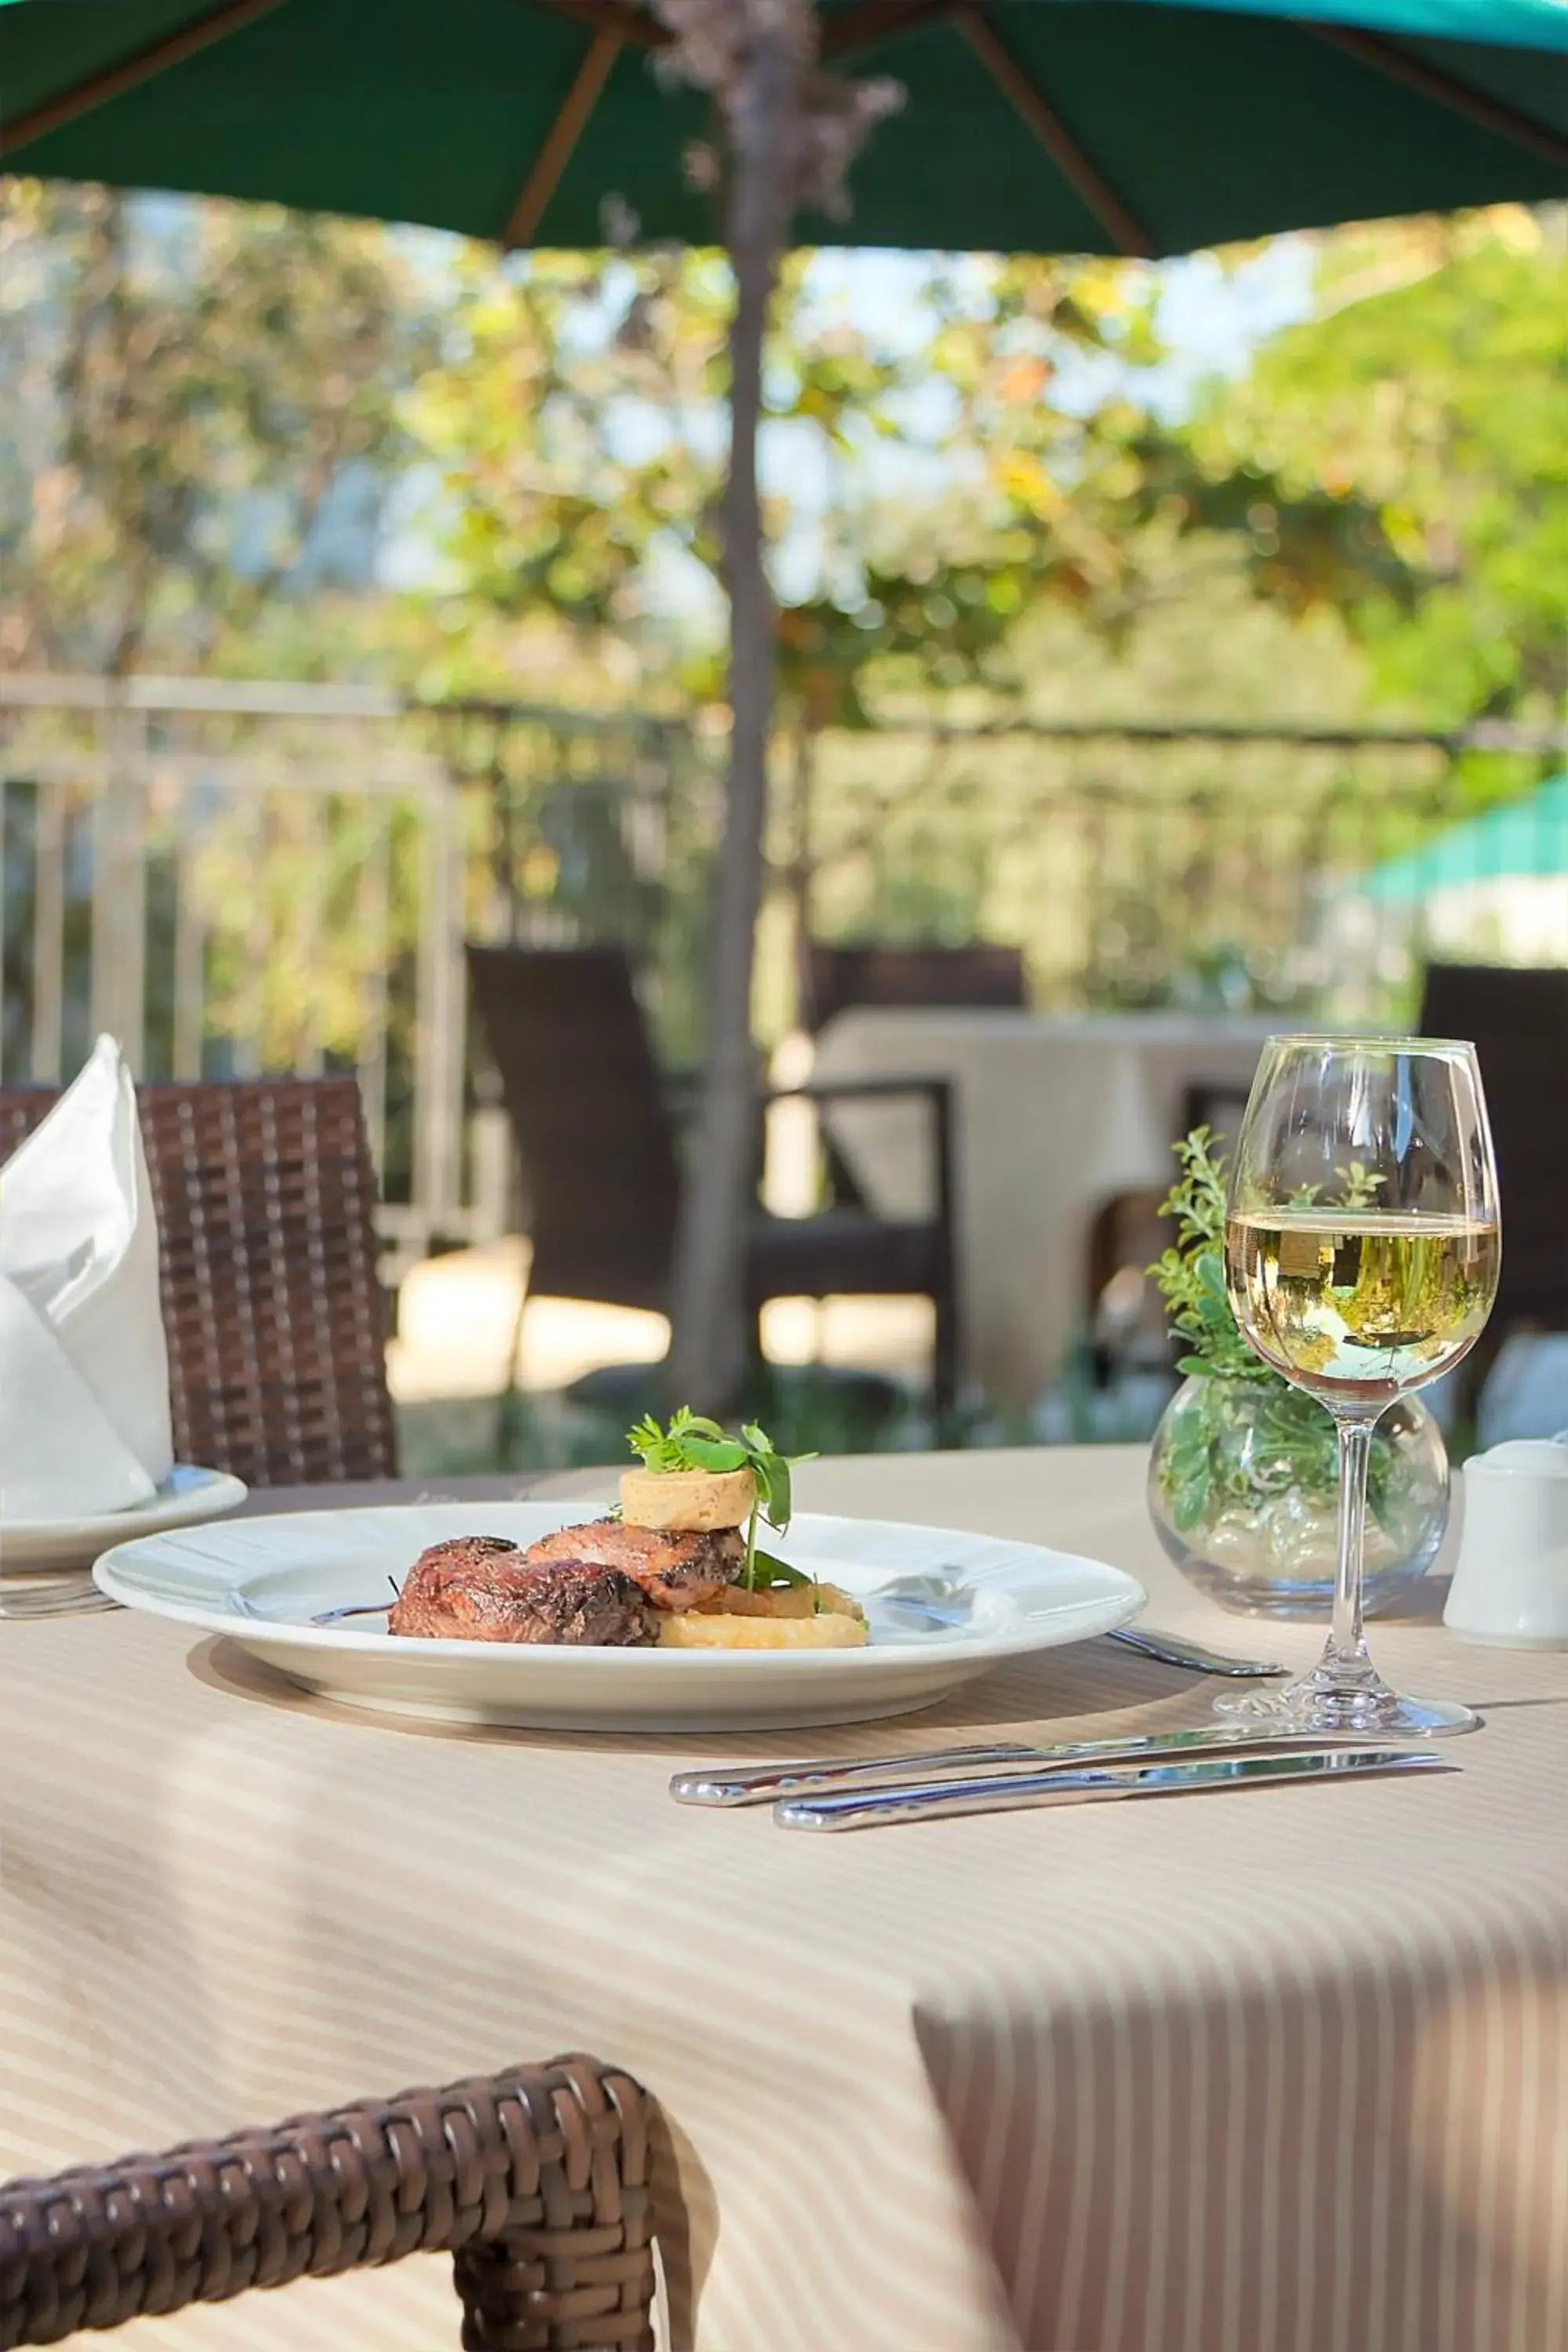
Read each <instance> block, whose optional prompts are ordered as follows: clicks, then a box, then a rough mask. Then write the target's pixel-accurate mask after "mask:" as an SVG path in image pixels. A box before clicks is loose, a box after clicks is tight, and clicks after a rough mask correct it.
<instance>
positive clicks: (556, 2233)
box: [0, 2057, 654, 2352]
mask: <svg viewBox="0 0 1568 2352" xmlns="http://www.w3.org/2000/svg"><path fill="white" fill-rule="evenodd" d="M653 2120H654V2110H653V2106H652V2103H651V2101H650V2100H649V2099H648V2097H647V2093H646V2092H644V2091H643V2090H641V2089H640V2088H639V2086H638V2085H637V2084H636V2083H634V2082H633V2081H632V2079H631V2077H630V2076H629V2075H626V2074H618V2073H616V2072H615V2071H614V2070H613V2069H611V2068H609V2067H606V2066H603V2065H601V2064H600V2063H598V2061H597V2060H596V2059H593V2058H584V2057H571V2058H557V2059H555V2060H553V2061H552V2063H550V2064H549V2065H545V2066H535V2067H518V2068H514V2069H512V2070H510V2072H508V2073H506V2074H497V2075H494V2076H490V2077H487V2078H485V2079H482V2080H480V2081H477V2082H471V2083H455V2084H451V2085H450V2086H449V2087H448V2088H447V2089H446V2090H441V2091H405V2092H404V2093H403V2094H402V2095H401V2096H400V2097H397V2098H393V2099H380V2100H367V2101H364V2102H363V2103H362V2104H361V2105H357V2106H351V2107H339V2108H337V2109H334V2110H333V2111H332V2112H331V2113H330V2114H327V2115H315V2116H300V2117H298V2118H296V2119H295V2120H294V2121H293V2122H290V2123H286V2124H279V2125H277V2126H274V2127H273V2128H272V2129H271V2130H264V2131H245V2132H237V2133H236V2134H235V2135H234V2136H233V2137H231V2138H228V2139H222V2140H203V2141H197V2142H195V2143H193V2144H192V2145H190V2146H188V2147H175V2148H171V2149H169V2151H168V2152H167V2154H165V2155H163V2156H128V2157H123V2158H121V2159H120V2160H119V2161H118V2162H117V2163H113V2164H103V2165H91V2166H84V2167H82V2168H79V2169H76V2170H73V2171H69V2172H61V2173H57V2174H55V2175H54V2177H53V2178H52V2179H43V2180H13V2181H11V2182H9V2183H7V2184H6V2185H5V2186H4V2187H0V2345H4V2346H7V2347H8V2346H11V2345H22V2344H54V2343H58V2341H59V2340H60V2338H61V2337H62V2336H72V2337H73V2338H74V2336H76V2333H77V2331H78V2330H79V2329H83V2328H94V2329H96V2328H110V2327H120V2326H123V2325H124V2324H125V2323H126V2322H127V2321H129V2320H132V2319H138V2318H141V2317H142V2315H153V2314H155V2315H159V2316H163V2315H166V2314H168V2313H171V2312H176V2311H183V2310H184V2309H186V2308H187V2307H188V2306H189V2305H192V2304H195V2303H217V2302H226V2301H227V2300H228V2298H229V2297H230V2296H232V2295H236V2294H243V2293H245V2292H246V2291H247V2289H249V2288H251V2287H276V2286H287V2285H289V2284H290V2283H291V2282H292V2281H294V2280H296V2279H301V2278H327V2277H331V2276H334V2275H336V2274H337V2273H341V2272H343V2271H350V2270H358V2269H362V2268H364V2267H367V2266H371V2265H375V2266H380V2265H383V2264H385V2263H395V2262H401V2261H402V2260H403V2258H404V2256H405V2255H406V2254H416V2253H432V2252H434V2253H439V2252H448V2253H451V2254H453V2255H455V2257H456V2260H455V2263H454V2266H453V2267H454V2272H455V2280H454V2284H455V2285H456V2287H457V2291H458V2295H459V2297H460V2298H461V2302H462V2306H463V2342H464V2343H465V2344H473V2345H531V2346H534V2347H538V2352H577V2348H578V2347H582V2346H584V2345H589V2344H593V2345H597V2346H601V2347H605V2352H652V2347H653V2340H654V2339H653V2326H652V2311H653V2294H654V2269H653V2252H652V2240H653V2214H652V2208H651V2202H650V2196H649V2189H648V2141H649V2127H650V2125H651V2124H652V2122H653Z"/></svg>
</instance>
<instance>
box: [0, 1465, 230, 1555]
mask: <svg viewBox="0 0 1568 2352" xmlns="http://www.w3.org/2000/svg"><path fill="white" fill-rule="evenodd" d="M249 1492H250V1489H249V1488H248V1486H247V1485H246V1483H245V1481H244V1479H243V1478H231V1477H230V1476H229V1474H228V1472H227V1471H226V1470H198V1469H196V1468H195V1467H194V1466H193V1465H191V1464H189V1463H186V1462H176V1463H175V1465H174V1468H173V1469H172V1470H171V1471H170V1473H169V1475H168V1476H167V1477H166V1478H165V1479H164V1481H163V1485H162V1486H160V1487H159V1489H158V1491H157V1493H156V1494H155V1495H154V1496H153V1498H152V1500H151V1502H147V1503H136V1504H133V1505H132V1507H131V1508H130V1509H129V1510H125V1511H100V1512H99V1513H98V1514H97V1516H96V1517H89V1518H82V1519H11V1520H8V1521H6V1522H5V1523H4V1524H3V1525H0V1571H3V1572H4V1573H5V1575H7V1576H9V1575H10V1574H11V1572H12V1571H13V1570H16V1569H34V1568H90V1567H91V1565H92V1563H93V1561H94V1560H95V1559H97V1558H98V1555H99V1553H100V1551H102V1550H103V1549H105V1548H106V1547H107V1546H108V1545H110V1544H112V1543H118V1542H120V1541H121V1540H122V1539H123V1540H126V1541H129V1539H130V1538H132V1536H150V1535H153V1534H156V1533H157V1531H158V1530H159V1529H160V1528H188V1527H194V1526H195V1525H196V1523H197V1522H198V1521H199V1520H202V1519H216V1518H218V1517H221V1516H222V1514H223V1513H224V1512H225V1511H232V1510H233V1509H235V1507H237V1505H238V1504H240V1503H243V1502H244V1500H245V1498H246V1496H247V1494H248V1493H249Z"/></svg>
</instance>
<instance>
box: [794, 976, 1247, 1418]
mask: <svg viewBox="0 0 1568 2352" xmlns="http://www.w3.org/2000/svg"><path fill="white" fill-rule="evenodd" d="M1280 1025H1281V1023H1280V1021H1279V1018H1278V1017H1275V1018H1274V1019H1268V1018H1266V1017H1264V1016H1262V1015H1256V1016H1251V1015H1249V1016H1245V1017H1243V1016H1226V1015H1223V1014H1215V1015H1207V1016H1205V1015H1194V1014H1191V1013H1098V1014H1093V1013H1089V1014H1041V1013H1008V1012H989V1011H974V1010H951V1011H934V1012H923V1011H897V1012H895V1011H885V1010H858V1011H851V1012H847V1013H840V1014H839V1015H838V1017H837V1020H835V1021H833V1022H831V1023H829V1024H828V1025H827V1027H826V1029H825V1030H824V1031H823V1034H822V1036H821V1038H820V1040H819V1041H818V1044H817V1049H816V1063H815V1067H814V1070H813V1073H812V1075H813V1076H814V1077H816V1078H817V1079H821V1080H828V1079H834V1080H839V1079H847V1078H883V1077H917V1076H918V1077H945V1078H948V1079H950V1080H951V1081H952V1087H953V1141H954V1155H955V1160H956V1182H957V1194H958V1235H959V1300H960V1312H961V1316H962V1320H963V1369H964V1371H965V1374H966V1375H967V1376H968V1377H970V1378H972V1379H973V1380H976V1381H979V1382H980V1383H981V1385H982V1387H983V1388H984V1391H985V1392H986V1395H987V1397H988V1398H989V1399H990V1400H991V1401H992V1402H994V1403H1008V1404H1027V1403H1030V1402H1033V1400H1034V1399H1035V1398H1037V1396H1038V1395H1039V1394H1040V1393H1041V1391H1043V1390H1045V1389H1046V1388H1047V1387H1048V1386H1049V1384H1050V1383H1051V1382H1052V1381H1054V1380H1055V1379H1056V1378H1057V1377H1058V1374H1059V1372H1060V1370H1061V1368H1062V1363H1063V1360H1064V1358H1065V1356H1066V1353H1067V1350H1068V1346H1069V1344H1070V1342H1071V1340H1072V1339H1073V1336H1074V1333H1075V1330H1076V1329H1077V1328H1078V1327H1079V1322H1080V1320H1081V1318H1082V1317H1083V1315H1084V1312H1085V1309H1086V1306H1087V1295H1086V1281H1085V1273H1086V1266H1087V1257H1088V1247H1089V1233H1090V1229H1091V1227H1092V1225H1093V1223H1094V1219H1095V1216H1096V1214H1097V1213H1098V1211H1099V1210H1100V1208H1101V1207H1102V1206H1103V1205H1104V1204H1105V1202H1107V1201H1108V1200H1110V1198H1111V1197H1112V1196H1113V1195H1114V1194H1117V1193H1120V1192H1133V1191H1137V1190H1139V1189H1142V1188H1143V1187H1146V1186H1163V1185H1164V1184H1165V1183H1166V1181H1168V1179H1169V1177H1170V1176H1171V1174H1172V1172H1173V1163H1172V1160H1171V1145H1172V1143H1173V1140H1174V1139H1175V1138H1176V1137H1177V1136H1178V1135H1180V1134H1182V1133H1183V1132H1184V1129H1185V1125H1186V1121H1187V1116H1188V1103H1189V1096H1190V1094H1191V1093H1192V1092H1193V1090H1194V1089H1202V1090H1206V1089H1213V1090H1214V1091H1215V1092H1216V1093H1218V1094H1221V1095H1225V1096H1229V1095H1231V1094H1232V1093H1236V1092H1239V1093H1245V1091H1246V1088H1247V1084H1248V1082H1249V1081H1250V1079H1251V1076H1252V1072H1253V1066H1254V1065H1255V1063H1256V1062H1257V1059H1258V1047H1259V1046H1260V1045H1262V1043H1263V1040H1264V1039H1265V1037H1267V1036H1268V1035H1269V1034H1271V1032H1272V1031H1273V1030H1275V1029H1277V1028H1279V1026H1280ZM922 1116H923V1112H922V1110H921V1108H920V1107H919V1106H917V1105H913V1104H905V1103H886V1104H875V1105H866V1106H864V1107H861V1108H842V1109H836V1110H834V1111H833V1112H832V1114H831V1117H830V1128H831V1134H832V1138H833V1141H834V1143H835V1145H836V1147H837V1150H838V1151H839V1152H840V1154H841V1155H842V1157H843V1159H844V1160H845V1161H846V1162H847V1165H848V1167H849V1169H850V1171H851V1173H852V1174H853V1176H854V1178H855V1180H856V1181H857V1183H858V1185H859V1187H860V1188H861V1190H862V1191H863V1192H864V1193H865V1196H866V1199H867V1201H868V1204H869V1205H870V1206H871V1207H873V1208H875V1209H877V1210H878V1211H879V1212H880V1213H882V1214H883V1215H886V1216H899V1217H905V1216H918V1215H921V1214H924V1213H927V1211H928V1209H929V1202H928V1200H927V1198H926V1191H925V1188H926V1186H927V1184H928V1182H929V1169H930V1164H931V1156H930V1151H929V1149H928V1148H927V1145H926V1142H925V1138H924V1134H923V1130H922V1129H921V1118H922Z"/></svg>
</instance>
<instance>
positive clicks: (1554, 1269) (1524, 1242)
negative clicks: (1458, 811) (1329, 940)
mask: <svg viewBox="0 0 1568 2352" xmlns="http://www.w3.org/2000/svg"><path fill="white" fill-rule="evenodd" d="M1421 1033H1422V1034H1423V1035H1424V1036H1427V1037H1466V1038H1468V1039H1469V1040H1470V1041H1471V1043H1472V1044H1473V1045H1474V1046H1475V1048H1476V1052H1477V1055H1478V1056H1479V1061H1480V1066H1481V1080H1482V1084H1483V1085H1484V1086H1485V1087H1486V1095H1487V1107H1488V1109H1489V1113H1490V1116H1491V1128H1492V1140H1493V1142H1494V1143H1495V1144H1496V1146H1497V1157H1498V1187H1499V1193H1500V1199H1501V1202H1502V1230H1503V1244H1502V1280H1501V1284H1500V1288H1499V1291H1498V1301H1497V1306H1496V1308H1495V1309H1494V1311H1493V1314H1492V1318H1491V1321H1490V1322H1489V1324H1488V1326H1487V1328H1486V1331H1485V1333H1484V1334H1483V1336H1482V1339H1481V1342H1480V1345H1479V1347H1478V1348H1477V1349H1475V1351H1474V1353H1473V1354H1472V1356H1471V1358H1470V1360H1469V1364H1468V1369H1467V1375H1466V1387H1467V1389H1468V1391H1469V1392H1470V1393H1472V1394H1473V1393H1474V1392H1475V1391H1476V1390H1477V1389H1478V1388H1479V1383H1480V1381H1481V1380H1482V1378H1483V1377H1484V1374H1485V1372H1486V1370H1487V1368H1488V1367H1489V1364H1490V1363H1491V1361H1492V1360H1493V1359H1494V1358H1495V1356H1496V1354H1497V1351H1498V1349H1500V1347H1501V1345H1502V1342H1503V1341H1504V1339H1507V1337H1508V1336H1509V1333H1510V1331H1520V1330H1531V1329H1534V1330H1537V1331H1568V1227H1565V1225H1564V1221H1563V1202H1564V1198H1565V1194H1564V1173H1563V1171H1564V1170H1565V1169H1568V971H1510V970H1509V969H1508V968H1506V967H1505V966H1501V965H1489V964H1458V963H1456V964H1444V963H1435V964H1433V965H1432V966H1431V967H1430V968H1429V970H1428V971H1427V973H1426V986H1425V989H1424V992H1423V994H1422V1001H1421Z"/></svg>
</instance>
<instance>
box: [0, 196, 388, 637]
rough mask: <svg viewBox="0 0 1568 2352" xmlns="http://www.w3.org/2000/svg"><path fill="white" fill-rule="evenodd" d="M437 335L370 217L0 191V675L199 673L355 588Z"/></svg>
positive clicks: (367, 562) (366, 570) (368, 561)
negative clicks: (276, 615) (280, 620)
mask: <svg viewBox="0 0 1568 2352" xmlns="http://www.w3.org/2000/svg"><path fill="white" fill-rule="evenodd" d="M430 329H431V321H430V317H429V305H428V303H427V301H426V299H424V298H423V297H422V295H421V291H420V289H419V286H418V283H417V280H416V276H415V273H414V271H413V269H412V268H411V267H410V266H409V265H408V264H407V263H405V261H404V260H403V259H402V258H401V257H400V256H399V252H398V249H397V247H396V245H395V242H394V241H393V240H391V239H390V238H389V237H388V236H387V235H386V233H385V232H384V231H383V230H382V229H380V228H379V227H371V226H361V225H358V224H353V223H347V222H341V221H331V220H326V219H321V218H318V217H314V216H308V215H296V214H289V213H284V212H281V211H279V210H278V209H277V208H275V207H270V206H255V205H226V204H216V203H205V204H199V205H197V204H192V203H189V202H186V201H175V200H172V199H159V198H153V197H128V196H121V195H116V194H111V193H110V192H109V191H106V190H103V189H99V188H92V187H70V186H65V185H55V184H49V185H47V186H46V185H43V184H39V183H37V182H36V181H27V180H16V179H13V180H8V181H0V400H3V402H4V404H5V413H6V415H7V417H8V418H9V420H10V426H9V430H8V432H7V435H6V436H5V446H4V448H3V450H0V662H4V663H5V665H6V666H8V667H18V668H19V667H30V668H38V669H47V668H57V669H66V670H100V671H106V672H109V673H110V674H114V675H123V674H125V673H127V672H129V671H131V670H132V669H134V668H136V667H138V666H141V665H142V664H144V663H145V662H146V661H147V660H149V659H153V660H156V661H158V662H160V663H162V664H163V665H164V666H165V667H201V666H203V665H204V664H205V663H207V662H208V661H210V660H211V659H212V658H213V657H214V656H215V654H216V653H218V651H219V649H220V648H223V649H225V650H226V649H227V646H228V644H229V643H230V642H232V639H233V637H234V635H236V633H237V632H238V631H240V630H243V629H248V628H253V627H254V626H255V625H256V623H257V621H258V617H259V616H260V615H262V614H264V613H266V612H267V611H268V608H269V607H274V606H276V604H277V603H278V602H279V598H280V595H281V593H282V592H285V591H288V592H290V593H295V594H305V593H310V594H311V595H313V596H314V597H315V599H316V600H317V601H318V602H320V601H321V599H322V596H323V593H324V592H326V591H328V590H330V589H331V587H332V586H333V585H334V584H336V585H338V586H346V587H349V588H363V586H364V585H365V583H366V582H367V580H368V578H369V576H370V572H371V570H372V567H373V562H374V551H375V542H376V536H377V530H378V527H379V523H380V520H381V515H382V509H383V506H384V499H385V495H386V491H387V488H388V487H389V485H390V482H391V480H392V479H393V478H394V475H395V470H396V468H397V467H398V465H399V464H400V463H401V461H402V460H403V458H404V457H405V456H406V452H407V446H408V445H407V443H406V441H405V436H404V435H403V432H402V429H401V427H400V425H399V423H398V417H397V403H398V400H399V397H400V395H401V394H402V393H403V391H404V389H405V386H406V384H407V383H408V381H409V378H410V376H411V374H412V373H415V372H416V371H417V369H418V368H419V366H420V365H421V364H422V363H423V362H424V360H425V359H426V357H427V356H429V355H430V354H431V352H432V348H433V346H432V341H431V331H430ZM299 654H300V667H306V668H308V667H310V662H309V656H308V653H307V651H306V648H305V646H303V645H301V646H300V647H299Z"/></svg>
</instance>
